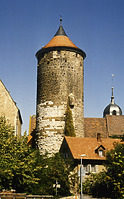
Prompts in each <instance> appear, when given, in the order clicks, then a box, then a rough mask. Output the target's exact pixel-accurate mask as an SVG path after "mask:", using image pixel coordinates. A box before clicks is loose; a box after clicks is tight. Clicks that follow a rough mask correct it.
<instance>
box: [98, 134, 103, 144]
mask: <svg viewBox="0 0 124 199" xmlns="http://www.w3.org/2000/svg"><path fill="white" fill-rule="evenodd" d="M97 141H98V142H102V139H101V133H97Z"/></svg>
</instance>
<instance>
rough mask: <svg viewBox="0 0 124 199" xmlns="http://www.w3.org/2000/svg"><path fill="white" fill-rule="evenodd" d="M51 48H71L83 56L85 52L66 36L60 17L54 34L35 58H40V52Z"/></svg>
mask: <svg viewBox="0 0 124 199" xmlns="http://www.w3.org/2000/svg"><path fill="white" fill-rule="evenodd" d="M52 50H69V51H70V50H71V51H75V52H78V53H79V54H81V55H82V56H83V58H85V57H86V54H85V52H84V51H83V50H81V49H80V48H78V47H77V46H76V45H75V44H74V43H73V42H72V41H71V40H70V39H69V37H68V36H67V34H66V33H65V30H64V29H63V27H62V19H60V26H59V29H58V30H57V32H56V34H55V35H54V37H53V38H52V39H51V41H50V42H49V43H48V44H46V45H45V46H44V47H42V48H41V49H40V50H39V51H38V52H37V53H36V57H37V59H40V57H41V54H43V53H45V52H48V51H52Z"/></svg>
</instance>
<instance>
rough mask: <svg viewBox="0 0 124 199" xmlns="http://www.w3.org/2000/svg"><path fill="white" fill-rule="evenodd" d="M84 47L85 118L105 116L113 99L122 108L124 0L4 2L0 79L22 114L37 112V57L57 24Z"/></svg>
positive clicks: (0, 10)
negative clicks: (112, 96) (60, 23)
mask: <svg viewBox="0 0 124 199" xmlns="http://www.w3.org/2000/svg"><path fill="white" fill-rule="evenodd" d="M60 15H62V16H63V27H64V29H65V32H66V33H67V35H68V37H69V38H70V39H71V40H72V42H73V43H74V44H75V45H77V46H78V47H79V48H81V49H82V50H84V51H85V53H86V55H87V57H86V59H85V61H84V72H85V76H84V86H85V89H84V92H85V93H84V106H85V108H84V116H85V117H102V115H103V110H104V108H105V107H106V106H107V105H108V104H109V103H110V97H111V86H112V77H111V75H112V74H114V96H115V102H116V103H117V104H118V105H119V106H120V107H121V108H122V110H123V112H124V100H123V99H124V87H123V85H124V0H62V1H60V0H45V1H44V0H0V79H1V80H2V81H3V83H4V85H5V86H6V88H7V89H8V90H9V91H10V94H11V96H12V98H13V99H14V101H16V102H17V106H18V108H19V109H20V111H21V114H22V118H23V128H22V133H23V132H24V131H25V130H27V131H28V128H29V117H30V115H33V114H35V112H36V84H37V83H36V78H37V60H36V57H35V53H36V52H37V51H38V50H39V49H40V48H41V47H42V46H44V45H46V44H47V43H48V42H49V41H50V40H51V39H52V37H53V36H54V34H55V33H56V31H57V29H58V27H59V19H60Z"/></svg>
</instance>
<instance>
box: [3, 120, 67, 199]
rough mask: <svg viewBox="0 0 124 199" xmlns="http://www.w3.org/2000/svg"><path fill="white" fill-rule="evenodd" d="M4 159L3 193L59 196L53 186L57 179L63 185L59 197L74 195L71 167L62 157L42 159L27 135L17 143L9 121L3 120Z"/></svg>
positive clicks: (57, 155) (44, 157)
mask: <svg viewBox="0 0 124 199" xmlns="http://www.w3.org/2000/svg"><path fill="white" fill-rule="evenodd" d="M0 157H1V159H0V191H1V190H2V189H6V190H10V189H15V190H16V192H19V193H22V192H23V193H27V194H47V195H52V194H53V195H55V190H54V188H53V184H55V182H56V180H57V181H58V182H59V184H61V188H60V189H58V194H59V195H69V194H70V191H69V190H70V184H69V180H68V174H69V167H68V166H67V164H66V163H65V162H64V160H63V159H62V158H61V157H60V155H59V154H55V155H54V156H53V157H51V158H48V157H47V155H44V156H41V155H40V154H39V151H38V150H34V149H32V148H31V147H28V145H27V137H26V135H24V136H22V138H21V139H20V140H17V138H16V137H15V136H14V131H13V128H12V127H11V126H10V125H9V124H7V122H6V120H5V118H0Z"/></svg>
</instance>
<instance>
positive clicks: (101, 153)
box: [95, 145, 105, 157]
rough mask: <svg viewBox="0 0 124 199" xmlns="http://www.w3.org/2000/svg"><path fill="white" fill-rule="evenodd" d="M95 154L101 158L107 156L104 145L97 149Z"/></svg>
mask: <svg viewBox="0 0 124 199" xmlns="http://www.w3.org/2000/svg"><path fill="white" fill-rule="evenodd" d="M95 153H97V154H98V155H99V156H100V157H103V156H105V147H104V146H103V145H100V146H99V147H97V148H96V149H95Z"/></svg>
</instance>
